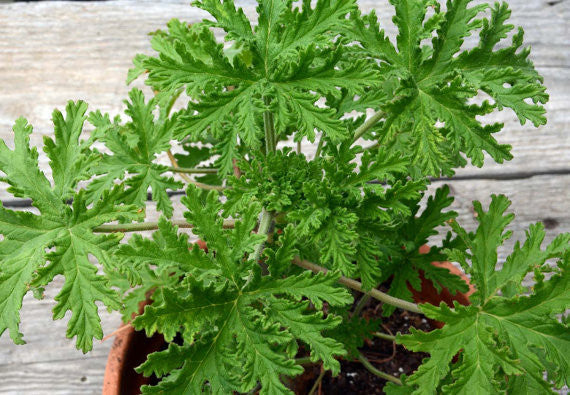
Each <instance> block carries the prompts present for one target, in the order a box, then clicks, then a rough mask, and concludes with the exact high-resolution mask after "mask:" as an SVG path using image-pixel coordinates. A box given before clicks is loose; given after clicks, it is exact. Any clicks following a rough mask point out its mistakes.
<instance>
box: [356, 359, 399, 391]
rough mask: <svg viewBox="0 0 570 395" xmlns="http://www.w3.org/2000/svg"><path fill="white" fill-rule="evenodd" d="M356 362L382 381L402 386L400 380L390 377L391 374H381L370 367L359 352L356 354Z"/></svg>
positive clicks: (368, 362)
mask: <svg viewBox="0 0 570 395" xmlns="http://www.w3.org/2000/svg"><path fill="white" fill-rule="evenodd" d="M358 360H359V361H360V362H361V363H362V365H363V366H364V367H365V368H366V369H368V371H369V372H370V373H372V374H373V375H375V376H378V377H380V378H383V379H384V380H388V381H391V382H392V383H394V384H398V385H402V381H401V380H400V379H398V378H396V377H394V376H392V375H391V374H388V373H384V372H381V371H380V370H378V369H376V368H375V367H374V366H372V364H371V363H370V361H369V360H368V359H366V357H365V356H364V355H362V353H360V352H359V353H358Z"/></svg>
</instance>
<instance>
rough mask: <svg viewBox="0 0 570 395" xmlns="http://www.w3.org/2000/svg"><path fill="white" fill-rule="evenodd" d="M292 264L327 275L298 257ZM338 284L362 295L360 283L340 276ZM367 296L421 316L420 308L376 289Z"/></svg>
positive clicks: (320, 268) (321, 269)
mask: <svg viewBox="0 0 570 395" xmlns="http://www.w3.org/2000/svg"><path fill="white" fill-rule="evenodd" d="M293 263H294V264H295V265H297V266H300V267H302V268H305V269H308V270H311V271H312V272H314V273H319V272H320V273H327V272H328V269H326V268H324V267H322V266H319V265H315V264H314V263H312V262H309V261H306V260H304V259H301V258H299V257H295V258H294V259H293ZM338 282H339V283H341V284H342V285H345V286H347V287H349V288H352V289H354V290H356V291H359V292H362V293H364V291H363V290H362V283H360V282H358V281H356V280H353V279H351V278H348V277H344V276H340V278H339V279H338ZM368 294H369V295H370V296H372V297H373V298H374V299H377V300H379V301H381V302H383V303H388V304H391V305H392V306H396V307H399V308H401V309H404V310H408V311H411V312H413V313H418V314H423V311H421V310H420V308H419V307H418V305H417V304H415V303H411V302H408V301H407V300H403V299H399V298H395V297H393V296H390V295H388V294H387V293H384V292H382V291H379V290H377V289H371V290H370V291H368Z"/></svg>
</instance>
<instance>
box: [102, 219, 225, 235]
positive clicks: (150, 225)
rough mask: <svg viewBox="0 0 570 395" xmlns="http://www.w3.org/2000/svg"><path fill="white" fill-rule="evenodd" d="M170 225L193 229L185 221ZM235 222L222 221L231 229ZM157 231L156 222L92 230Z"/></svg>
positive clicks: (110, 225)
mask: <svg viewBox="0 0 570 395" xmlns="http://www.w3.org/2000/svg"><path fill="white" fill-rule="evenodd" d="M170 223H171V224H172V225H175V226H178V227H179V228H187V229H189V228H193V227H194V225H192V224H190V223H188V222H186V221H185V220H172V221H170ZM234 225H235V221H234V220H233V219H226V220H224V225H223V226H224V228H233V227H234ZM156 229H158V222H137V223H134V224H109V225H99V226H97V227H95V228H93V232H94V233H115V232H121V233H125V232H141V231H144V230H156Z"/></svg>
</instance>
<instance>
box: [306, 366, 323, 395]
mask: <svg viewBox="0 0 570 395" xmlns="http://www.w3.org/2000/svg"><path fill="white" fill-rule="evenodd" d="M323 377H325V370H324V369H323V368H322V367H321V373H320V374H319V377H317V380H315V384H313V387H312V388H311V390H310V391H309V394H308V395H313V394H314V393H315V391H316V390H317V388H319V384H321V381H323Z"/></svg>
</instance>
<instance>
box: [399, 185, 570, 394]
mask: <svg viewBox="0 0 570 395" xmlns="http://www.w3.org/2000/svg"><path fill="white" fill-rule="evenodd" d="M509 203H510V202H509V201H508V200H507V198H505V197H504V196H493V198H492V201H491V204H490V206H489V210H488V211H487V212H485V211H483V210H482V208H481V205H480V203H478V202H475V208H476V212H477V220H478V221H479V227H478V229H477V232H475V233H474V234H467V233H466V232H465V231H464V230H463V229H462V228H460V227H459V226H458V225H456V224H455V225H454V230H455V231H456V232H457V233H459V234H460V236H461V237H463V238H464V240H465V242H466V244H467V247H468V248H469V250H470V254H466V253H459V252H457V251H455V252H454V254H453V256H455V257H459V259H460V260H461V261H462V264H463V265H464V266H465V268H466V269H467V273H468V274H470V275H471V281H472V283H473V284H474V285H475V287H476V289H477V292H476V293H475V294H474V295H473V297H472V298H471V301H472V303H473V305H471V306H467V307H465V306H461V305H459V304H458V303H455V308H454V309H453V310H452V309H450V308H449V307H448V306H447V305H445V304H444V303H442V304H441V305H440V306H439V307H437V306H432V305H428V304H424V305H421V306H420V307H421V309H422V311H423V312H424V313H425V314H426V316H428V317H429V318H432V319H435V320H438V321H443V322H445V326H444V327H443V328H442V329H438V330H435V331H432V332H429V333H425V332H421V331H417V330H412V332H411V334H410V335H405V336H402V335H398V342H399V343H400V344H403V345H405V346H406V347H407V348H408V349H410V350H412V351H423V352H429V353H430V358H429V359H427V360H426V361H425V362H424V363H423V364H422V366H421V367H420V368H419V369H418V370H417V371H416V373H414V374H413V375H412V376H410V377H409V378H408V379H407V380H406V384H407V385H409V386H411V387H412V389H413V393H435V392H436V391H437V390H438V388H440V386H442V387H441V389H442V390H443V392H451V393H460V392H464V391H468V390H469V389H472V388H479V389H480V390H481V392H482V393H496V392H499V391H506V392H508V393H511V392H513V391H515V392H516V389H517V388H518V389H522V388H526V390H525V391H530V392H532V393H550V392H552V389H553V388H560V387H561V386H563V385H567V384H568V382H569V378H570V359H569V358H568V355H570V331H569V330H568V327H567V326H566V325H565V324H563V323H561V322H560V321H559V319H558V318H557V317H556V315H557V314H561V313H563V312H564V311H565V310H566V309H567V307H568V303H570V296H569V295H570V292H568V291H569V290H570V272H569V269H570V266H569V264H570V262H568V252H569V251H570V235H568V234H564V235H561V236H559V237H557V238H556V239H555V241H554V242H553V244H551V246H550V247H547V248H546V250H542V249H541V243H542V240H543V238H544V230H543V228H542V226H539V225H535V226H532V227H531V229H530V230H529V232H528V233H527V241H526V242H525V244H524V245H523V247H522V248H520V245H519V244H517V245H516V246H515V250H514V252H513V253H512V254H511V255H510V256H509V257H508V258H507V262H506V263H505V265H504V267H503V268H502V269H501V270H495V266H496V264H497V252H496V250H497V248H498V247H499V246H500V245H501V244H502V241H503V240H504V238H505V237H506V235H508V233H506V232H505V226H506V225H507V224H508V223H509V222H510V221H511V220H512V216H511V215H504V213H505V211H506V209H507V207H508V206H509ZM551 258H558V262H557V263H558V266H557V267H555V268H554V269H552V268H547V267H546V266H545V262H546V260H547V259H551ZM467 261H470V263H471V264H470V265H469V266H468V265H467ZM515 264H516V266H515ZM532 270H534V271H535V279H536V280H537V284H536V285H535V286H534V288H533V291H532V293H531V294H530V295H526V294H525V291H526V290H525V289H524V288H522V287H521V284H520V283H521V281H522V280H523V278H524V276H525V274H526V273H528V272H530V271H532ZM545 270H548V271H551V270H554V271H555V274H554V275H553V276H552V277H551V278H550V279H549V280H544V279H543V277H544V276H543V275H542V274H541V271H545ZM511 282H516V283H517V284H516V285H517V287H514V288H511V292H509V293H507V294H502V295H500V294H498V291H499V290H500V289H501V288H502V287H503V288H504V287H505V286H507V285H510V283H511ZM460 351H461V355H460V357H459V360H458V362H457V363H453V362H452V360H453V358H454V356H455V355H456V354H457V353H458V352H460ZM545 371H546V372H547V373H548V380H544V379H543V373H544V372H545Z"/></svg>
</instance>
